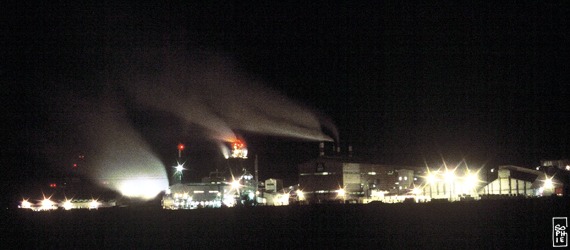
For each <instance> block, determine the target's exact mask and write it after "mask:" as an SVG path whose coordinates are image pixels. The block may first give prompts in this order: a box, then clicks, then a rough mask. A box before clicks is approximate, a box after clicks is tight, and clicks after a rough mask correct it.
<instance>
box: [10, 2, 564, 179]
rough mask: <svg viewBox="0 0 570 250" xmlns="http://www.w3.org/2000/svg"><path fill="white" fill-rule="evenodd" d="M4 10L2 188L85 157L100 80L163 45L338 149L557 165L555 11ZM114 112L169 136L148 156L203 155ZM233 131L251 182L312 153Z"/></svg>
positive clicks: (560, 6) (473, 6)
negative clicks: (327, 136)
mask: <svg viewBox="0 0 570 250" xmlns="http://www.w3.org/2000/svg"><path fill="white" fill-rule="evenodd" d="M2 9H3V10H2V12H3V13H2V15H1V16H2V17H0V18H1V23H2V26H1V27H2V30H3V32H2V34H1V36H0V42H1V47H2V64H1V65H2V67H1V69H0V70H1V71H0V76H1V80H2V110H3V112H2V114H4V115H3V116H4V117H3V123H2V142H3V146H2V159H3V169H4V170H5V171H6V172H7V174H6V175H4V176H5V177H4V178H5V181H4V184H5V185H6V186H7V188H10V187H12V186H14V185H16V183H20V182H21V181H23V180H27V179H43V178H46V177H45V176H49V175H53V172H54V171H56V172H57V171H59V170H57V169H60V167H61V165H65V164H67V163H66V162H68V161H69V160H68V159H70V158H71V157H73V155H75V154H76V153H77V152H81V151H84V150H85V149H83V148H84V147H87V146H86V144H88V143H86V142H85V141H83V140H84V138H83V137H82V136H81V131H78V129H77V128H78V127H80V126H79V125H80V124H78V123H80V122H78V121H80V120H82V119H81V118H80V117H83V116H88V115H89V113H90V112H91V109H90V108H89V107H91V106H92V105H93V104H94V103H98V102H99V101H100V100H101V99H102V98H104V97H105V96H106V95H107V94H108V89H109V88H113V86H111V87H109V84H108V83H109V82H112V81H113V80H115V79H114V78H116V77H118V76H117V75H116V73H117V72H123V71H122V68H121V67H128V65H127V66H125V65H121V62H123V59H124V58H126V57H130V56H131V55H133V54H139V55H140V54H143V55H144V54H145V53H146V52H149V53H150V52H153V51H160V50H171V49H176V50H182V51H185V53H188V54H192V55H195V54H198V55H202V54H203V55H207V54H209V53H215V54H217V55H223V56H225V57H227V58H230V59H231V60H232V62H233V63H234V65H235V67H236V68H237V70H238V71H240V72H244V73H245V74H247V75H249V76H251V77H252V78H255V79H256V80H258V81H260V82H261V83H262V84H263V85H265V86H267V87H268V88H271V89H273V90H276V91H278V92H280V93H282V94H284V95H286V96H287V97H289V98H290V99H293V100H295V101H296V102H298V103H301V104H303V105H306V106H308V107H311V108H313V109H315V110H318V111H320V112H321V113H323V114H325V115H327V116H329V117H330V118H331V119H332V120H333V121H334V123H335V124H336V125H337V127H338V129H339V132H340V138H341V144H343V145H346V144H348V143H350V144H352V145H353V146H354V148H355V155H357V156H360V157H362V158H366V159H374V160H377V161H380V162H384V163H387V164H401V165H407V164H416V165H420V164H423V162H424V161H427V162H430V163H431V162H436V161H438V160H440V159H441V157H444V158H445V159H448V160H450V161H457V160H461V159H463V158H466V159H467V160H468V161H470V162H471V163H472V164H474V165H480V164H485V163H487V164H495V165H497V164H514V165H521V166H526V167H532V166H535V165H537V164H538V163H539V160H540V159H544V158H549V159H559V158H567V157H569V156H568V146H569V142H568V137H569V134H568V127H569V126H568V125H567V124H569V122H570V121H569V119H568V116H569V108H568V107H569V105H568V96H569V95H568V94H569V93H568V91H569V87H568V80H569V77H568V58H570V55H569V52H568V46H567V44H569V39H568V32H567V30H569V27H568V20H569V18H568V13H570V9H569V5H568V3H566V2H563V1H548V2H540V3H530V4H527V3H514V2H513V3H501V4H497V3H492V4H490V3H486V2H479V1H477V2H471V3H467V4H466V3H462V4H452V3H446V4H437V5H430V4H421V5H413V4H407V3H385V4H368V3H340V4H327V5H317V4H312V3H297V4H292V3H282V4H274V3H271V4H270V3H266V2H263V1H261V2H258V3H248V4H235V3H226V2H225V1H220V2H217V1H215V2H210V3H209V4H205V5H198V4H191V3H184V4H182V3H176V4H173V3H169V4H159V3H154V4H114V3H108V4H104V3H102V4H97V5H85V4H65V5H63V4H62V5H57V4H44V5H28V6H26V5H18V6H5V7H3V8H2ZM125 72H126V71H125ZM119 93H120V92H119ZM121 98H124V101H125V102H126V103H128V102H129V100H128V97H121ZM127 108H128V109H129V108H131V115H130V116H129V117H130V118H131V122H132V123H133V124H134V126H135V127H136V126H137V124H138V123H137V122H139V123H140V122H141V121H144V122H143V123H144V124H151V125H149V126H145V127H141V128H139V129H140V130H141V131H144V132H145V133H146V134H152V133H151V132H149V129H151V130H152V129H153V128H156V129H161V128H164V127H168V129H169V131H180V133H181V135H180V136H178V135H176V134H169V135H167V136H165V138H163V139H157V138H159V137H157V136H156V135H148V136H147V139H149V140H151V144H152V143H156V144H157V145H160V146H157V148H164V147H167V145H169V144H170V143H172V144H173V145H176V144H177V143H178V141H185V142H186V143H195V144H196V145H200V146H199V147H201V146H204V147H210V146H212V145H210V144H208V143H204V142H197V141H199V140H197V139H196V138H194V137H192V136H189V134H190V135H191V134H192V133H193V132H192V131H193V130H192V129H190V131H191V132H188V130H189V129H187V128H181V127H175V125H173V124H171V123H168V122H166V123H168V124H166V125H165V124H164V123H165V121H164V119H162V118H160V115H159V118H157V117H156V116H152V115H149V116H148V117H145V116H144V114H145V112H142V113H141V112H140V110H136V109H137V108H136V107H129V106H128V104H127ZM137 112H139V113H137ZM147 113H148V112H147ZM155 118H157V119H158V121H156V120H154V119H155ZM145 119H147V120H145ZM149 119H150V120H153V121H155V122H152V121H149ZM152 124H155V125H156V126H154V127H153V126H152ZM139 125H140V124H139ZM173 126H174V127H173ZM154 132H157V131H154ZM327 133H330V132H327ZM243 136H244V137H245V138H246V139H248V140H250V151H251V152H252V154H253V153H255V154H259V155H260V164H261V165H262V167H264V168H265V169H266V171H265V172H263V171H262V177H266V178H269V177H277V178H284V179H286V180H287V182H288V183H291V184H293V183H294V182H295V180H296V175H297V170H296V167H295V166H296V164H297V163H299V162H300V161H302V160H306V159H309V158H311V157H314V156H316V155H317V153H316V150H317V143H315V142H306V141H299V140H295V139H287V138H279V137H271V136H262V135H253V134H244V135H243ZM153 138H154V140H155V141H152V140H153ZM194 140H197V141H194ZM199 147H194V148H199ZM212 150H215V148H214V149H212ZM159 151H160V152H162V154H163V156H162V157H163V158H168V157H170V155H168V153H166V152H167V151H168V150H166V149H162V150H159ZM196 151H199V152H201V151H202V149H201V150H196ZM203 151H205V152H206V151H209V149H203ZM173 153H175V152H173ZM292 155H293V156H294V157H292ZM216 161H217V160H216ZM214 162H215V161H214ZM216 164H217V163H216ZM214 165H215V164H214ZM196 168H198V167H196ZM18 185H19V184H18ZM13 189H14V188H13V187H12V190H13Z"/></svg>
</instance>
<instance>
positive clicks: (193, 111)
mask: <svg viewBox="0 0 570 250" xmlns="http://www.w3.org/2000/svg"><path fill="white" fill-rule="evenodd" d="M155 56H157V57H150V58H149V56H148V55H145V57H144V59H146V60H141V59H140V58H139V59H137V60H135V61H134V62H129V63H132V64H134V65H138V66H137V67H133V68H132V69H133V71H131V72H129V73H128V74H127V75H126V77H125V78H123V81H121V85H122V86H123V87H124V89H126V90H127V93H129V94H130V95H132V96H133V97H134V99H135V100H136V102H137V103H140V104H142V105H145V106H147V107H151V108H154V109H158V110H161V111H165V112H169V113H171V114H174V115H176V116H178V117H180V118H182V119H184V120H185V121H187V122H188V123H189V124H196V125H199V126H201V127H203V128H206V129H207V130H209V132H210V136H211V137H212V138H214V139H216V140H220V141H226V142H229V141H234V140H235V139H236V135H235V134H234V133H233V131H234V130H241V131H248V132H253V133H258V134H266V135H276V136H283V137H292V138H299V139H305V140H315V141H332V139H331V138H330V137H329V136H328V135H326V134H324V133H323V132H322V131H321V127H322V126H325V127H328V128H331V126H330V124H326V125H323V124H321V122H320V120H319V119H318V118H317V116H316V115H315V114H314V113H313V112H311V111H310V110H309V109H308V108H306V107H303V106H301V105H299V104H296V103H294V102H293V101H291V100H289V99H287V98H286V97H285V96H283V95H280V94H278V93H276V92H274V91H271V90H269V89H267V88H265V87H263V86H262V85H261V84H259V83H256V82H255V81H254V80H252V79H251V78H248V77H247V76H245V75H243V74H240V73H239V72H238V71H237V70H236V69H235V67H233V66H232V64H231V63H229V62H228V60H225V59H224V58H222V57H218V56H210V57H208V58H206V59H202V60H180V59H179V57H174V56H172V55H171V54H166V55H165V54H163V53H158V54H155ZM164 58H167V59H166V62H165V59H164ZM172 58H176V59H172ZM148 69H151V70H148ZM331 124H332V123H331ZM332 127H334V126H332ZM330 130H331V132H332V133H333V134H335V135H334V136H335V137H336V129H334V128H333V129H330Z"/></svg>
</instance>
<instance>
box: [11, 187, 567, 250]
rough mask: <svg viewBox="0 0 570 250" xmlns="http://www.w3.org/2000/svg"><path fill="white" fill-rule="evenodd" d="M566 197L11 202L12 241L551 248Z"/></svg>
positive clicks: (65, 245) (18, 244) (34, 244)
mask: <svg viewBox="0 0 570 250" xmlns="http://www.w3.org/2000/svg"><path fill="white" fill-rule="evenodd" d="M569 205H570V200H569V199H550V198H545V199H527V200H499V201H478V202H462V203H459V202H456V203H425V204H367V205H339V204H336V205H335V204H330V205H314V206H288V207H253V208H232V209H202V210H178V211H170V210H162V209H159V208H155V207H141V208H111V209H100V210H96V211H95V210H94V211H88V210H73V211H52V212H31V211H24V210H14V209H11V210H6V211H4V212H3V213H4V214H5V215H4V216H3V217H4V219H3V222H2V234H1V239H2V244H1V245H2V246H9V248H13V249H16V248H17V249H21V248H24V249H29V248H54V249H55V248H57V249H85V248H89V249H93V248H97V249H109V248H113V249H120V248H125V249H135V248H137V249H140V248H150V249H168V248H179V249H194V248H216V249H217V248H247V249H253V248H260V249H268V248H277V249H280V248H287V249H297V248H311V249H314V248H342V249H355V248H357V249H362V248H371V249H379V248H385V249H395V248H396V249H410V248H412V249H434V248H435V249H441V248H449V249H465V248H469V249H511V248H519V249H545V248H550V247H551V246H552V240H551V239H552V217H553V216H568V214H569V211H570V206H569Z"/></svg>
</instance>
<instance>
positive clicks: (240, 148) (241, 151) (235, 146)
mask: <svg viewBox="0 0 570 250" xmlns="http://www.w3.org/2000/svg"><path fill="white" fill-rule="evenodd" d="M230 157H231V158H240V159H247V147H246V146H245V143H243V142H242V141H241V140H235V141H233V142H232V143H231V154H230Z"/></svg>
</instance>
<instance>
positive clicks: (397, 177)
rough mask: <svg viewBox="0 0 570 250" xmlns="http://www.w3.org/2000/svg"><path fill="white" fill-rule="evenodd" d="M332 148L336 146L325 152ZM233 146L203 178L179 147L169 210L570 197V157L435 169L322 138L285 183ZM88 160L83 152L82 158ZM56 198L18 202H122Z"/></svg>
mask: <svg viewBox="0 0 570 250" xmlns="http://www.w3.org/2000/svg"><path fill="white" fill-rule="evenodd" d="M326 144H328V145H326ZM325 146H328V147H329V148H332V150H329V151H326V150H325ZM228 148H229V150H228V153H227V157H226V160H227V161H228V167H227V169H224V170H222V171H218V170H216V171H213V172H211V173H210V174H209V176H207V177H204V178H202V180H201V182H183V181H182V180H183V178H182V177H183V175H184V172H185V171H186V168H185V167H184V163H183V162H181V160H182V152H183V150H184V145H183V144H179V145H178V146H177V149H178V160H177V162H178V165H177V166H175V167H174V169H175V172H174V174H173V176H172V180H171V185H170V186H169V187H168V189H166V190H164V192H162V194H161V197H160V204H161V206H162V208H164V209H172V210H178V209H198V208H222V207H236V206H283V205H292V204H295V205H305V204H330V203H342V204H367V203H371V202H375V203H377V202H381V203H402V202H403V203H407V202H412V203H418V202H439V201H446V202H455V201H474V200H481V199H514V198H518V199H520V198H535V197H543V196H567V195H568V186H569V185H568V182H569V178H570V177H569V173H570V161H568V160H544V161H541V165H540V166H538V167H535V168H533V169H530V168H524V167H520V166H513V165H502V166H498V167H494V168H485V167H475V166H469V165H468V163H467V162H459V163H457V164H449V163H446V162H443V163H442V164H441V165H440V166H435V167H434V166H404V165H386V164H382V163H377V162H374V161H367V160H363V159H358V158H356V157H353V148H352V146H350V145H349V146H348V147H347V148H346V151H345V153H342V152H341V151H342V150H341V148H340V147H339V146H338V145H337V144H335V143H325V142H321V143H319V147H318V148H319V153H318V156H317V157H315V158H313V159H311V160H309V161H306V162H303V163H301V164H299V165H298V177H299V179H298V183H296V184H295V185H291V186H284V185H283V181H282V180H281V179H278V178H269V179H267V180H265V181H260V180H259V174H258V172H259V166H258V165H259V164H258V160H257V156H255V157H254V165H253V169H248V168H247V167H244V164H243V161H244V160H245V159H247V158H248V154H247V152H248V151H247V147H246V144H245V143H244V142H243V141H241V140H236V141H233V142H231V143H230V146H229V147H228ZM83 159H84V156H83V155H80V156H79V161H78V162H80V163H81V161H82V160H83ZM77 168H78V164H77V163H74V165H73V167H72V170H73V171H77ZM66 181H67V182H69V187H73V185H75V186H79V185H78V182H80V180H79V177H77V176H76V175H73V176H72V178H69V179H68V180H67V179H66ZM67 182H66V184H67ZM50 187H51V188H56V187H57V184H56V183H50ZM139 188H143V187H139ZM50 198H51V197H46V196H45V195H44V196H43V200H39V201H38V202H37V203H34V202H32V201H30V200H29V199H24V200H22V201H21V203H20V206H19V207H20V208H22V209H31V210H34V211H47V210H54V209H64V210H70V209H98V208H105V207H115V206H117V201H116V200H115V199H109V200H107V201H104V200H99V199H96V198H91V199H80V198H70V199H68V198H67V197H66V198H65V199H62V200H59V201H55V200H51V199H50Z"/></svg>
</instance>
